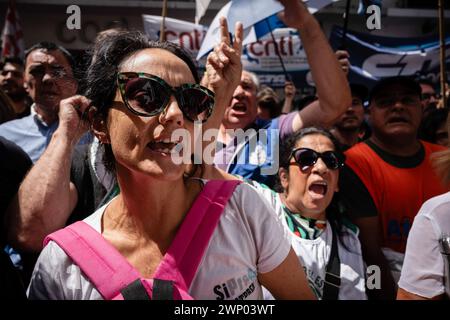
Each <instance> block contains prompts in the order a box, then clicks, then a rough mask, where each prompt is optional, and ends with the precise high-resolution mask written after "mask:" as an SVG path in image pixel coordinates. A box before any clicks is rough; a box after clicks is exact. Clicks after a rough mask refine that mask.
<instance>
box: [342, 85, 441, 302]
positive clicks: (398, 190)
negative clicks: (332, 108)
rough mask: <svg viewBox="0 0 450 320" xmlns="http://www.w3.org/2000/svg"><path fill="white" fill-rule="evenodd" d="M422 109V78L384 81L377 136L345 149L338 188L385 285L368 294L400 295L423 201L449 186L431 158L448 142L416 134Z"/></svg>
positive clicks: (377, 92)
mask: <svg viewBox="0 0 450 320" xmlns="http://www.w3.org/2000/svg"><path fill="white" fill-rule="evenodd" d="M422 112H423V111H422V103H421V88H420V86H419V84H418V83H417V82H415V81H414V80H412V79H410V78H406V77H393V78H387V79H383V80H381V81H379V82H378V83H377V84H376V85H375V86H374V87H373V89H372V91H371V94H370V106H369V115H370V123H371V125H372V136H371V137H370V138H369V139H368V140H366V141H364V142H361V143H358V144H356V145H355V146H353V147H352V148H350V149H349V150H347V152H346V157H347V160H346V167H345V168H344V170H343V171H342V172H341V177H340V179H339V182H340V187H339V189H340V192H339V193H340V194H341V197H342V199H343V200H344V203H345V205H346V207H347V210H348V213H349V215H350V216H351V217H352V219H353V221H354V223H355V224H356V225H357V226H358V227H359V229H360V241H361V246H362V252H363V256H364V260H365V262H366V263H367V265H368V266H370V265H375V266H378V267H379V268H380V269H379V270H380V275H381V286H380V288H376V289H378V290H374V288H368V289H369V290H368V294H369V297H374V298H382V299H394V298H395V283H396V282H397V281H395V282H394V279H396V280H398V276H399V275H400V271H401V267H402V263H403V257H404V252H405V247H406V240H407V237H408V233H409V230H410V228H411V225H412V223H413V220H414V217H415V215H416V214H417V212H418V210H419V208H420V207H421V205H422V203H423V202H425V201H426V200H428V199H430V198H431V197H434V196H436V195H439V194H442V193H444V192H445V191H446V189H445V188H444V187H443V185H442V184H441V182H440V179H439V178H438V177H437V175H436V173H435V172H434V170H433V167H432V164H431V161H430V156H431V154H432V153H434V152H436V151H440V150H444V149H445V148H443V147H442V146H438V145H435V144H431V143H427V142H424V141H421V140H419V139H418V138H417V132H418V128H419V125H420V121H421V118H422ZM370 289H372V290H370Z"/></svg>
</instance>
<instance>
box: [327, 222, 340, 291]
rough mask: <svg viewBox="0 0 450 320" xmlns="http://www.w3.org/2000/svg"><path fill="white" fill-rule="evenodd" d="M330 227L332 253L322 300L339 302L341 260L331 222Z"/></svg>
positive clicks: (335, 233)
mask: <svg viewBox="0 0 450 320" xmlns="http://www.w3.org/2000/svg"><path fill="white" fill-rule="evenodd" d="M330 226H331V234H332V241H331V253H330V259H329V260H328V263H327V268H326V271H325V272H326V273H325V282H324V284H323V295H322V300H337V299H338V295H339V287H340V286H341V260H340V259H339V253H338V245H337V232H336V230H334V226H333V223H332V222H331V221H330Z"/></svg>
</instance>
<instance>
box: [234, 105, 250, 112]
mask: <svg viewBox="0 0 450 320" xmlns="http://www.w3.org/2000/svg"><path fill="white" fill-rule="evenodd" d="M233 110H234V111H237V112H247V106H246V105H245V104H243V103H235V104H234V105H233Z"/></svg>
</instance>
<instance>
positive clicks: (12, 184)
mask: <svg viewBox="0 0 450 320" xmlns="http://www.w3.org/2000/svg"><path fill="white" fill-rule="evenodd" d="M32 165H33V163H32V162H31V160H30V158H29V157H28V155H27V154H26V153H25V152H24V151H23V150H22V149H21V148H20V147H19V146H17V145H16V144H14V143H12V142H11V141H8V140H6V139H4V138H3V137H0V219H1V220H0V221H1V229H0V292H1V293H0V299H25V298H26V296H25V290H24V287H23V284H22V281H21V279H20V276H19V274H18V272H17V271H16V270H15V268H14V266H13V265H12V263H11V260H10V259H9V256H8V255H7V254H6V253H5V252H4V250H3V248H4V247H5V245H6V239H5V232H6V228H7V226H4V225H3V222H4V214H5V211H6V209H7V208H8V206H9V204H10V202H11V200H12V199H13V197H14V195H15V194H16V193H17V191H18V190H19V186H20V183H21V182H22V180H23V179H24V177H25V175H26V173H27V172H28V170H29V169H30V168H31V166H32Z"/></svg>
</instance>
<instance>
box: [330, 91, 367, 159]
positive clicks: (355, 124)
mask: <svg viewBox="0 0 450 320" xmlns="http://www.w3.org/2000/svg"><path fill="white" fill-rule="evenodd" d="M350 91H351V93H352V104H351V105H350V106H349V107H348V108H347V110H346V111H345V113H344V114H343V115H341V116H340V117H339V119H338V120H337V121H336V123H335V124H334V126H333V128H332V129H331V130H330V131H331V133H332V134H333V135H334V136H335V137H336V139H337V140H338V141H339V142H340V144H341V147H342V149H343V150H347V149H349V148H350V147H352V146H353V145H355V144H356V143H358V142H360V141H361V135H362V134H363V133H364V132H363V130H364V129H363V122H364V106H363V104H364V101H366V100H367V96H368V93H369V92H368V90H367V88H366V87H365V86H363V85H360V84H350Z"/></svg>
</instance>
